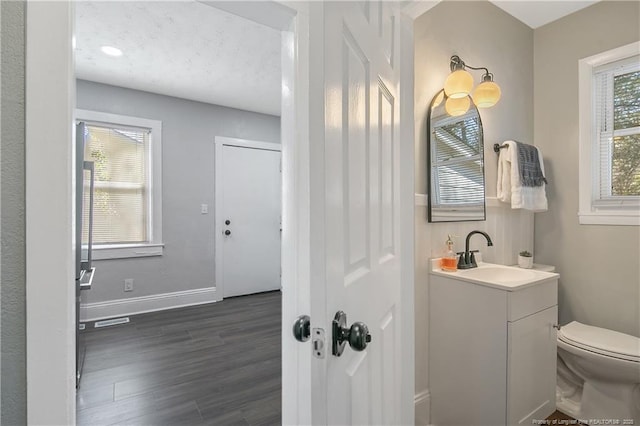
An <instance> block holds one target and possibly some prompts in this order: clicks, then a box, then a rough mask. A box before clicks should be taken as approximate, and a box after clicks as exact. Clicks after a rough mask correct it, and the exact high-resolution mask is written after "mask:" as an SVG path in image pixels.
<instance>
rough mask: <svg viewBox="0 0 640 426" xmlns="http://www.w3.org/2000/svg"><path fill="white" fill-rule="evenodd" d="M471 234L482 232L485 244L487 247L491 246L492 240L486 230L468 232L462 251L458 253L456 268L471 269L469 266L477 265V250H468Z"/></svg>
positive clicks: (475, 266)
mask: <svg viewBox="0 0 640 426" xmlns="http://www.w3.org/2000/svg"><path fill="white" fill-rule="evenodd" d="M473 234H482V235H483V236H484V237H485V238H486V239H487V246H488V247H491V246H493V241H491V237H490V236H489V234H487V233H486V232H483V231H471V232H469V234H468V235H467V240H466V242H465V246H464V251H462V252H459V253H458V254H459V255H460V258H459V259H458V269H471V268H477V267H478V264H477V263H476V256H475V253H477V252H478V250H471V251H470V250H469V240H470V239H471V236H472V235H473Z"/></svg>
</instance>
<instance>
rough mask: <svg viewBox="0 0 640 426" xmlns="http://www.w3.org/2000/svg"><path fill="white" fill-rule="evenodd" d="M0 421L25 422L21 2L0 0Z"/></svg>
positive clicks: (22, 6) (23, 17)
mask: <svg viewBox="0 0 640 426" xmlns="http://www.w3.org/2000/svg"><path fill="white" fill-rule="evenodd" d="M0 9H1V15H2V16H1V18H0V19H1V21H0V32H1V41H0V48H1V54H0V61H1V62H2V68H1V74H0V80H1V85H2V100H1V103H0V108H1V110H2V112H1V124H0V140H1V145H0V150H1V152H0V161H1V163H0V164H1V177H0V185H1V188H0V194H1V197H2V200H1V202H0V208H1V209H2V211H1V213H0V217H1V222H0V236H1V240H2V248H1V258H2V259H1V268H0V271H1V278H0V282H1V284H0V311H1V319H0V321H1V323H2V330H1V336H0V342H1V343H0V357H1V359H0V386H1V387H2V399H1V400H0V404H1V405H0V407H1V411H2V415H1V417H0V423H2V424H5V425H19V424H26V422H27V390H26V389H27V386H26V380H27V379H26V301H25V297H26V293H25V285H26V277H25V221H24V205H25V167H24V162H25V150H24V142H25V108H24V105H25V104H24V102H25V84H24V81H25V80H24V78H25V57H24V48H25V38H24V30H25V3H24V2H12V1H3V2H0Z"/></svg>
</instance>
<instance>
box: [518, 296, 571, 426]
mask: <svg viewBox="0 0 640 426" xmlns="http://www.w3.org/2000/svg"><path fill="white" fill-rule="evenodd" d="M557 318H558V306H557V305H556V306H552V307H550V308H548V309H545V310H543V311H540V312H538V313H535V314H533V315H529V316H527V317H524V318H522V319H519V320H518V321H514V322H509V326H508V346H507V347H508V356H507V364H508V370H507V424H509V425H531V424H532V423H531V421H532V420H533V419H542V420H544V419H546V418H547V417H548V416H549V415H550V414H551V413H553V412H554V411H555V409H556V329H555V328H553V325H554V324H556V321H557Z"/></svg>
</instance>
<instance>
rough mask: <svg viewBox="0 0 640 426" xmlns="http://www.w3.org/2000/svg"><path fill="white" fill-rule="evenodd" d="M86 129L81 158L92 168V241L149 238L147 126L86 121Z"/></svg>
mask: <svg viewBox="0 0 640 426" xmlns="http://www.w3.org/2000/svg"><path fill="white" fill-rule="evenodd" d="M85 131H86V135H85V152H84V159H85V161H93V162H94V169H95V183H94V205H93V207H94V220H93V241H94V244H96V245H100V244H135V243H144V242H148V241H149V239H150V238H149V237H150V236H149V226H148V225H149V176H150V173H149V167H150V165H149V161H150V152H149V145H150V135H151V131H150V129H141V128H130V127H124V126H116V125H102V124H91V123H88V124H87V126H86V130H85ZM87 185H88V183H87ZM86 203H88V191H85V205H86ZM86 214H87V215H88V209H87V213H86ZM85 219H86V220H85V223H86V222H88V217H87V218H85ZM85 232H86V231H85Z"/></svg>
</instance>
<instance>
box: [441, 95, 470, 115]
mask: <svg viewBox="0 0 640 426" xmlns="http://www.w3.org/2000/svg"><path fill="white" fill-rule="evenodd" d="M470 106H471V99H469V96H465V97H464V98H448V99H447V101H446V102H445V103H444V109H445V111H447V114H449V115H450V116H452V117H457V116H459V115H464V114H465V113H466V112H467V111H469V107H470Z"/></svg>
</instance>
